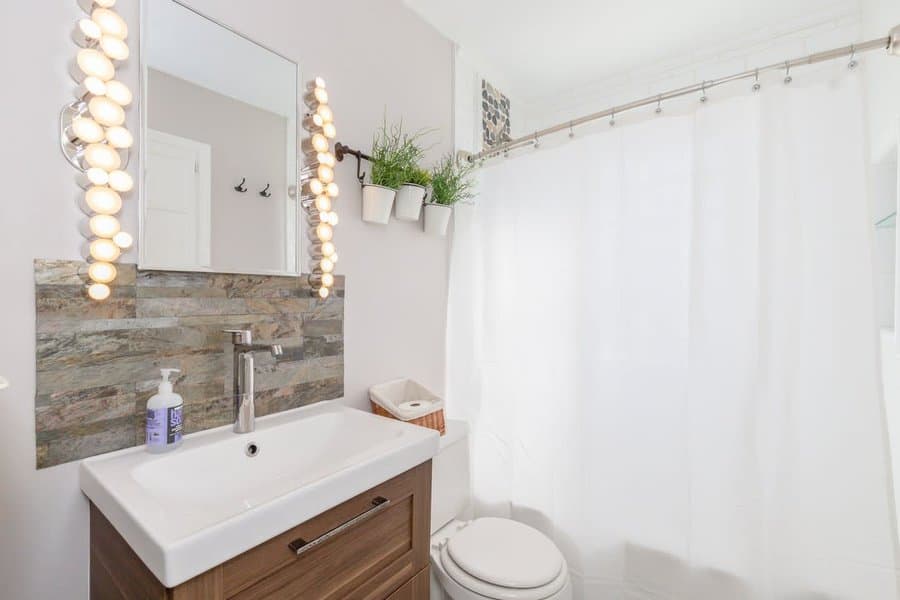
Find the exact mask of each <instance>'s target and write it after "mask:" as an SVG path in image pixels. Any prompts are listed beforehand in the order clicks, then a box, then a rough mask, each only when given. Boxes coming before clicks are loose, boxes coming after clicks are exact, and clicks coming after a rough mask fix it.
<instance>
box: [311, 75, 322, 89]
mask: <svg viewBox="0 0 900 600" xmlns="http://www.w3.org/2000/svg"><path fill="white" fill-rule="evenodd" d="M313 85H314V86H316V87H320V88H324V87H325V80H324V79H322V78H321V77H316V78H315V79H314V80H313Z"/></svg>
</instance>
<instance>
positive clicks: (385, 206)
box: [362, 183, 397, 225]
mask: <svg viewBox="0 0 900 600" xmlns="http://www.w3.org/2000/svg"><path fill="white" fill-rule="evenodd" d="M396 195H397V190H392V189H391V188H388V187H384V186H383V185H375V184H373V183H365V184H363V208H362V218H363V221H366V222H368V223H379V224H381V225H387V224H388V221H390V220H391V208H393V206H394V197H395V196H396Z"/></svg>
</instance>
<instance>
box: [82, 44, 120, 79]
mask: <svg viewBox="0 0 900 600" xmlns="http://www.w3.org/2000/svg"><path fill="white" fill-rule="evenodd" d="M76 62H77V63H78V68H79V69H81V72H82V73H84V74H85V75H87V76H88V77H96V78H97V79H100V80H101V81H109V80H110V79H112V78H113V77H115V75H116V68H115V67H114V66H113V64H112V61H111V60H109V59H108V58H107V57H106V55H105V54H103V53H102V52H100V51H99V50H94V49H93V48H83V49H81V50H79V51H78V56H77V58H76Z"/></svg>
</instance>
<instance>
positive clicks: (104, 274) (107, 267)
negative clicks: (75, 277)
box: [88, 262, 117, 283]
mask: <svg viewBox="0 0 900 600" xmlns="http://www.w3.org/2000/svg"><path fill="white" fill-rule="evenodd" d="M116 275H117V272H116V267H115V265H113V264H112V263H108V262H95V263H91V266H90V267H88V277H90V278H91V279H92V280H94V281H96V282H97V283H110V282H111V281H113V280H114V279H115V278H116Z"/></svg>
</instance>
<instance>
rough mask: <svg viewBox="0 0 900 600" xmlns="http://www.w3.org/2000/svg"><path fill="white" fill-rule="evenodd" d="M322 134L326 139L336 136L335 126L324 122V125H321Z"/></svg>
mask: <svg viewBox="0 0 900 600" xmlns="http://www.w3.org/2000/svg"><path fill="white" fill-rule="evenodd" d="M322 135H324V136H325V137H327V138H328V139H334V138H336V137H337V127H335V126H334V123H325V125H323V126H322Z"/></svg>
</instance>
